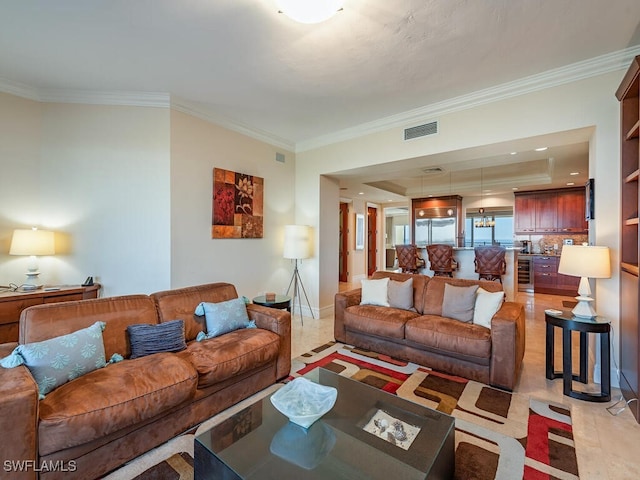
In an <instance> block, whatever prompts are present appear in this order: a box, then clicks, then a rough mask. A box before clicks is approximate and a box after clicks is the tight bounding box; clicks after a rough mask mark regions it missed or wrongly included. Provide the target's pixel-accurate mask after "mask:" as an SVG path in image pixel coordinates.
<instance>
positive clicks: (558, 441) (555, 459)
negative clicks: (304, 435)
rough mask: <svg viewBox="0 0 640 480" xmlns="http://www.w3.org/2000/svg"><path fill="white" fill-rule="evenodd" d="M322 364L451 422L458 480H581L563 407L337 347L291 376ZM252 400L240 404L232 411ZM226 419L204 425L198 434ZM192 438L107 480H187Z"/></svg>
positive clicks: (309, 356)
mask: <svg viewBox="0 0 640 480" xmlns="http://www.w3.org/2000/svg"><path fill="white" fill-rule="evenodd" d="M319 366H322V367H324V368H327V369H330V370H332V371H334V372H336V373H340V374H341V375H344V376H348V377H351V378H353V379H355V380H358V381H361V382H364V383H367V384H368V385H372V386H374V387H377V388H380V389H382V390H385V391H387V392H389V393H394V394H396V395H398V396H400V397H402V398H405V399H407V400H410V401H412V402H416V403H419V404H422V405H425V406H427V407H430V408H433V409H436V410H439V411H441V412H445V413H447V414H450V415H452V416H453V417H455V422H456V432H455V439H456V455H455V457H456V465H455V472H456V475H455V478H456V479H457V480H490V479H497V480H516V479H523V480H542V479H545V480H555V479H558V480H574V479H578V478H579V477H578V466H577V460H576V451H575V445H574V441H573V428H572V421H571V412H570V410H569V409H568V408H567V407H565V406H562V405H558V404H552V403H549V402H546V401H539V400H535V399H532V398H529V397H527V396H525V395H519V394H511V393H508V392H504V391H502V390H498V389H495V388H491V387H489V386H487V385H484V384H481V383H478V382H473V381H470V380H466V379H464V378H460V377H455V376H451V375H445V374H442V373H439V372H436V371H433V370H431V369H429V368H426V367H422V366H420V365H416V364H413V363H407V362H403V361H399V360H396V359H393V358H390V357H388V356H385V355H380V354H378V353H375V352H371V351H367V350H361V349H357V348H354V347H351V346H348V345H343V344H340V343H335V342H331V343H328V344H326V345H322V346H320V347H318V348H316V349H314V350H313V351H311V352H308V353H306V354H304V355H302V356H300V357H298V358H296V359H294V360H293V361H292V368H291V371H292V372H293V373H292V376H294V377H295V376H299V375H303V374H305V373H307V372H308V371H310V370H312V369H314V368H317V367H319ZM273 391H275V390H272V392H273ZM272 392H262V394H260V395H262V396H264V395H268V394H271V393H272ZM257 396H258V394H257ZM253 401H255V400H252V399H248V400H245V401H244V402H242V403H241V404H239V405H237V406H236V407H232V409H230V410H233V409H236V410H237V409H241V408H245V405H249V404H250V403H252V402H253ZM224 415H225V412H223V413H221V414H220V415H219V416H216V417H213V418H212V419H210V420H208V421H207V422H205V423H204V424H203V425H201V426H200V427H198V431H197V432H195V435H197V434H198V433H200V432H201V431H204V430H207V429H209V428H210V426H208V424H209V423H210V422H211V423H217V422H219V421H220V420H218V419H219V418H220V417H221V416H224ZM195 435H194V434H193V433H192V434H187V435H183V436H181V437H178V438H175V439H174V440H172V441H170V442H169V443H168V444H165V445H164V446H162V447H158V449H156V450H155V451H151V452H149V453H147V454H145V455H144V456H143V457H140V458H139V459H136V460H134V461H133V462H131V464H130V465H126V466H125V467H122V468H121V469H120V470H119V471H116V472H114V473H113V474H112V475H109V476H107V477H106V479H107V480H131V479H135V480H168V479H172V480H173V479H175V480H187V479H192V478H193V440H194V438H195ZM185 452H187V453H185ZM141 460H144V461H143V462H141Z"/></svg>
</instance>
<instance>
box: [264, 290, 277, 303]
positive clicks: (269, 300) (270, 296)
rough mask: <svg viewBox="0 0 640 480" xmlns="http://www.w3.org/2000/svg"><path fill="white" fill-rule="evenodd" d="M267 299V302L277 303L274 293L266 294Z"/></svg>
mask: <svg viewBox="0 0 640 480" xmlns="http://www.w3.org/2000/svg"><path fill="white" fill-rule="evenodd" d="M264 297H265V299H266V300H267V302H275V301H276V294H275V293H272V292H267V293H265V294H264Z"/></svg>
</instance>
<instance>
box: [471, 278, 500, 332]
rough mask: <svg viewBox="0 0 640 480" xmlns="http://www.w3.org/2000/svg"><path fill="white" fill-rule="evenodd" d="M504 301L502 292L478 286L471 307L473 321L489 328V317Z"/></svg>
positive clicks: (490, 317)
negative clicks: (474, 300)
mask: <svg viewBox="0 0 640 480" xmlns="http://www.w3.org/2000/svg"><path fill="white" fill-rule="evenodd" d="M503 302H504V292H487V291H486V290H485V289H484V288H482V287H480V288H478V291H477V292H476V304H475V307H474V309H473V323H475V324H476V325H482V326H483V327H487V328H491V319H492V318H493V316H494V315H495V314H496V312H497V311H498V310H500V307H501V306H502V303H503Z"/></svg>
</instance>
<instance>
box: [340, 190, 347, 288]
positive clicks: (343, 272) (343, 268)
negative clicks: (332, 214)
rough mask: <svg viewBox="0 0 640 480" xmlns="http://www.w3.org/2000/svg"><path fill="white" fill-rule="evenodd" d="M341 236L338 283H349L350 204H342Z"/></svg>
mask: <svg viewBox="0 0 640 480" xmlns="http://www.w3.org/2000/svg"><path fill="white" fill-rule="evenodd" d="M339 216H340V235H339V237H340V238H339V241H338V281H340V282H348V281H349V262H348V259H349V249H348V248H347V245H348V237H349V204H347V203H342V202H340V215H339Z"/></svg>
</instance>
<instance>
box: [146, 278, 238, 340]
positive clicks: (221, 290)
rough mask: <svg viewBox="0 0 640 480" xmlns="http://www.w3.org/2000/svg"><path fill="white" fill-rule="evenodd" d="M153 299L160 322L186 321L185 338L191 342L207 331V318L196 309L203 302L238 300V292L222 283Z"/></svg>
mask: <svg viewBox="0 0 640 480" xmlns="http://www.w3.org/2000/svg"><path fill="white" fill-rule="evenodd" d="M151 298H153V300H154V301H155V303H156V306H157V309H158V318H159V319H160V322H168V321H171V320H183V321H184V336H185V339H186V341H187V342H190V341H191V340H194V339H195V338H196V336H197V335H198V333H200V332H206V330H207V329H206V321H205V317H204V316H202V317H199V316H197V315H196V314H195V310H196V307H197V306H198V305H200V303H202V302H205V303H218V302H224V301H226V300H232V299H234V298H238V292H237V291H236V287H234V286H233V285H232V284H230V283H223V282H220V283H209V284H205V285H197V286H194V287H184V288H177V289H175V290H166V291H163V292H156V293H154V294H152V295H151Z"/></svg>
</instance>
